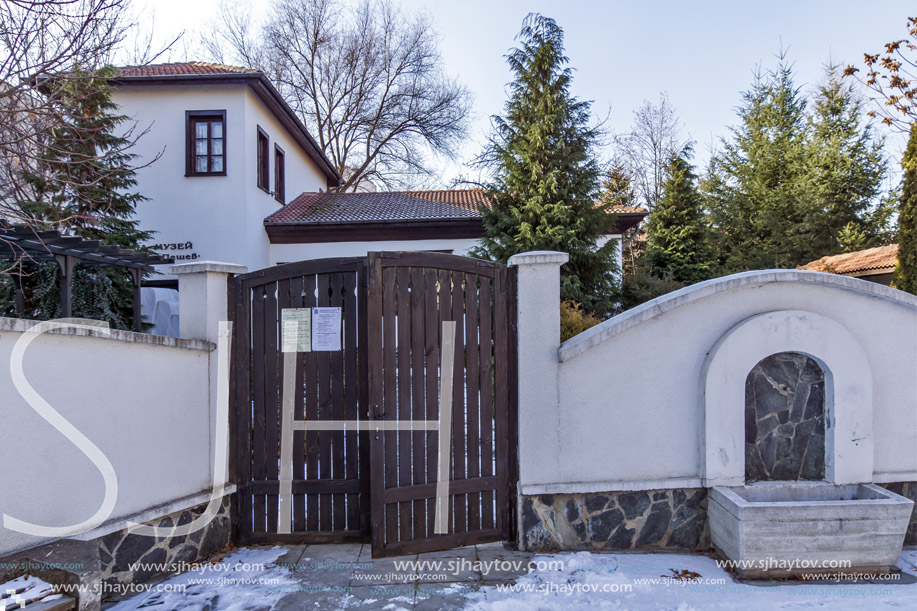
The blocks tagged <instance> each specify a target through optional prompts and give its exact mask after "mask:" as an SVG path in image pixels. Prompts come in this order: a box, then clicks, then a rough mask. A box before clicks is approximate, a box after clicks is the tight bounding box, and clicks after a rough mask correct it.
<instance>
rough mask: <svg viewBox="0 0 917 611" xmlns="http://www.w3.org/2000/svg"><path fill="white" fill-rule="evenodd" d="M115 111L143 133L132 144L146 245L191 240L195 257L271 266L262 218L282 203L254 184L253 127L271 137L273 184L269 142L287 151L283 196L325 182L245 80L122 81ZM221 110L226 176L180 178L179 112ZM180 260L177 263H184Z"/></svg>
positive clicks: (181, 137) (182, 173) (181, 120)
mask: <svg viewBox="0 0 917 611" xmlns="http://www.w3.org/2000/svg"><path fill="white" fill-rule="evenodd" d="M113 99H114V101H115V103H117V104H118V105H119V106H120V112H121V113H122V114H124V115H127V116H128V117H131V119H132V121H131V122H129V123H130V125H128V123H125V125H124V127H125V128H127V127H130V126H133V125H134V124H136V127H135V134H137V135H139V133H140V132H142V131H143V130H147V129H148V132H147V133H146V134H144V135H143V137H142V138H140V140H139V142H138V144H137V145H136V147H135V148H134V152H135V153H137V154H138V155H139V159H138V164H141V165H142V164H144V163H149V162H151V161H152V160H154V159H155V158H156V155H158V154H161V157H160V158H159V159H158V160H156V161H155V162H153V163H152V164H151V165H149V166H147V167H145V168H142V169H140V170H139V171H138V174H137V178H138V185H137V190H138V192H139V193H141V194H143V195H144V196H146V197H148V198H149V201H146V202H143V203H141V204H140V205H139V206H138V208H137V216H138V218H139V219H140V221H141V227H143V228H144V229H151V230H154V231H157V232H158V233H157V234H156V235H155V236H154V238H153V240H152V243H154V244H161V243H185V242H188V241H190V242H192V243H193V245H194V248H193V249H192V250H190V251H188V250H180V251H174V252H173V251H169V254H190V253H191V252H194V253H196V254H197V255H198V258H197V259H196V260H198V261H200V260H217V261H238V262H239V263H241V264H243V265H247V266H248V267H249V268H250V269H257V268H262V267H266V266H268V265H270V263H269V254H268V251H269V248H268V240H267V236H266V234H265V232H264V227H263V220H264V217H266V216H268V215H269V214H271V213H273V212H275V211H276V210H277V209H278V208H279V207H280V204H279V203H278V202H277V201H275V200H274V198H273V196H272V195H270V194H268V193H265V192H264V191H263V190H261V189H259V188H258V186H257V175H256V165H257V162H256V160H257V146H256V145H257V136H256V134H257V126H258V125H261V126H262V128H263V129H264V130H265V131H266V132H267V133H268V135H269V136H270V140H271V144H270V151H271V153H270V156H271V161H270V164H271V165H270V177H271V189H273V188H274V184H273V183H274V165H273V164H274V143H275V142H276V143H278V144H280V146H281V148H283V149H284V152H285V153H286V182H287V187H286V197H287V201H290V200H291V199H293V198H294V197H296V196H297V195H298V194H299V193H301V192H303V191H317V190H318V189H323V188H325V187H326V180H325V178H324V176H322V175H321V174H320V173H319V172H318V169H317V168H316V167H315V165H314V164H313V163H312V161H311V160H310V159H308V157H307V156H306V154H305V152H304V151H303V150H302V149H301V148H300V147H299V145H297V144H296V143H295V142H294V141H293V139H292V138H291V137H290V135H289V134H288V133H287V132H286V130H285V129H284V128H283V127H282V125H281V124H280V122H279V121H277V119H276V118H274V116H273V114H272V113H270V112H269V111H268V110H267V108H266V107H265V106H264V104H263V103H262V102H261V101H260V100H259V99H258V98H257V96H256V95H255V94H254V92H252V91H251V89H250V88H249V87H248V86H246V85H210V86H201V85H168V86H123V87H119V88H117V89H116V90H115V91H114V93H113ZM188 110H225V111H226V122H227V126H226V155H227V156H226V176H195V177H186V176H185V138H186V136H185V111H188ZM184 262H186V261H178V263H184Z"/></svg>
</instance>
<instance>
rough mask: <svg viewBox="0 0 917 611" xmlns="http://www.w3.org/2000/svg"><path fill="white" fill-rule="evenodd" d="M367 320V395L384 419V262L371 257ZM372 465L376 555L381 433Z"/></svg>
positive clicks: (380, 546)
mask: <svg viewBox="0 0 917 611" xmlns="http://www.w3.org/2000/svg"><path fill="white" fill-rule="evenodd" d="M366 267H367V270H366V273H367V280H366V286H367V289H366V300H367V306H366V312H367V314H366V318H367V333H366V344H367V350H366V352H367V356H366V364H367V367H368V372H367V392H368V397H369V412H370V417H371V418H372V420H381V419H382V405H383V400H384V396H383V380H382V348H383V346H382V261H381V260H380V259H379V258H378V257H377V256H374V255H370V256H369V257H368V258H367V261H366ZM370 435H371V438H370V454H371V458H370V461H369V467H370V477H369V485H370V491H371V496H370V499H371V504H370V518H371V522H372V531H371V536H372V549H373V554H374V555H375V554H376V553H380V554H381V553H383V550H385V503H384V502H383V500H382V497H383V493H384V492H385V472H384V470H383V462H384V461H385V443H384V442H385V440H384V439H383V438H382V433H380V432H379V431H371V432H370Z"/></svg>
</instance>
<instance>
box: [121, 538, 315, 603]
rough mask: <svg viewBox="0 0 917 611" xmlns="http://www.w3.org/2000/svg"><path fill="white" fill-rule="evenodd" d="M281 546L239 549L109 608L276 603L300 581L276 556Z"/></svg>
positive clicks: (281, 553) (281, 551) (293, 589)
mask: <svg viewBox="0 0 917 611" xmlns="http://www.w3.org/2000/svg"><path fill="white" fill-rule="evenodd" d="M286 551H287V550H285V549H284V548H282V547H273V548H241V549H239V550H237V551H235V552H233V553H231V554H229V555H227V556H226V557H225V558H223V559H222V560H221V561H220V562H218V563H214V564H209V565H204V566H202V567H200V568H199V569H194V570H191V571H188V572H186V573H181V574H180V575H175V576H174V577H171V578H170V579H168V580H166V581H163V582H161V583H158V584H153V585H151V590H150V591H148V592H145V593H143V594H138V595H137V596H134V597H133V598H130V599H128V600H125V601H122V602H120V603H118V604H117V605H115V606H113V607H111V609H110V611H135V610H138V609H151V610H154V611H179V610H182V611H205V610H206V611H245V610H246V609H253V608H265V606H267V607H270V606H273V605H274V604H275V603H276V602H277V601H279V600H280V599H281V598H283V597H284V596H286V595H287V594H289V593H290V592H294V591H296V590H297V589H298V588H299V580H298V579H296V578H295V577H293V575H292V573H291V572H290V571H289V570H287V569H286V568H284V567H279V566H277V564H276V562H277V559H278V558H280V557H281V556H282V555H283V554H284V553H286Z"/></svg>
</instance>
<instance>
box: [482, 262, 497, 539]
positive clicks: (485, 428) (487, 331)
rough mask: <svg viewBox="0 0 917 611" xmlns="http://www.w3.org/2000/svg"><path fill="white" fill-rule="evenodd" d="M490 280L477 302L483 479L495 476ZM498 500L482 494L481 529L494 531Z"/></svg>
mask: <svg viewBox="0 0 917 611" xmlns="http://www.w3.org/2000/svg"><path fill="white" fill-rule="evenodd" d="M491 289H492V282H491V279H490V278H485V277H483V276H481V286H480V288H479V289H478V290H479V296H478V300H479V303H480V306H481V312H480V318H479V319H478V325H479V328H480V333H481V365H480V369H481V475H482V476H488V475H494V442H493V430H494V427H493V418H494V385H493V344H492V341H493V308H492V304H491V299H492V297H493V291H492V290H491ZM495 500H496V497H495V495H494V493H493V492H482V493H481V528H484V529H487V528H495V527H496V519H495V516H494V511H495V506H494V502H495Z"/></svg>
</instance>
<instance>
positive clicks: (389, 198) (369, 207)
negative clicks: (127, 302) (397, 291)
mask: <svg viewBox="0 0 917 611" xmlns="http://www.w3.org/2000/svg"><path fill="white" fill-rule="evenodd" d="M479 205H484V206H487V205H488V199H487V192H486V191H485V190H483V189H443V190H431V191H389V192H375V193H303V194H302V195H300V196H299V197H297V198H296V199H294V200H293V201H292V202H290V203H289V204H287V205H286V206H284V207H283V208H281V209H280V210H278V211H277V212H275V213H274V214H272V215H271V216H269V217H268V218H266V219H265V223H268V224H275V223H310V224H311V223H360V222H379V221H383V222H384V221H413V220H447V219H477V218H479V217H480V216H481V215H480V212H478V206H479ZM614 211H615V212H617V213H621V214H628V213H630V214H646V210H644V209H643V208H636V207H633V206H618V207H617V208H615V209H614Z"/></svg>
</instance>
